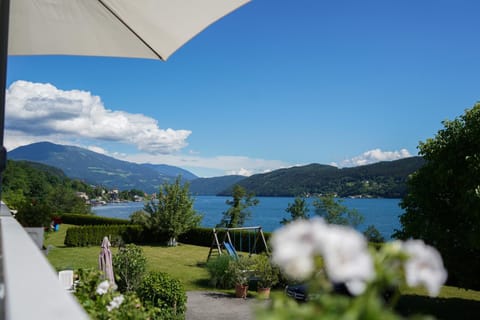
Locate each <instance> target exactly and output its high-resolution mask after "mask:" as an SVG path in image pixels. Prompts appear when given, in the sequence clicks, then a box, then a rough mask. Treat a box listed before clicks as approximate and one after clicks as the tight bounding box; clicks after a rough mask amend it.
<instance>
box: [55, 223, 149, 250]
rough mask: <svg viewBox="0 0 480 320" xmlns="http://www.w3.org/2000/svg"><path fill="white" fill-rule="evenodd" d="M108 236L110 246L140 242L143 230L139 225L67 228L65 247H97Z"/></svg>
mask: <svg viewBox="0 0 480 320" xmlns="http://www.w3.org/2000/svg"><path fill="white" fill-rule="evenodd" d="M105 236H108V237H109V238H110V242H111V243H112V245H119V244H122V243H134V242H142V241H141V240H142V237H143V228H142V226H139V225H96V226H78V227H71V228H68V230H67V234H66V235H65V241H64V243H65V245H66V246H71V247H86V246H92V245H93V246H99V245H100V244H101V243H102V240H103V237H105Z"/></svg>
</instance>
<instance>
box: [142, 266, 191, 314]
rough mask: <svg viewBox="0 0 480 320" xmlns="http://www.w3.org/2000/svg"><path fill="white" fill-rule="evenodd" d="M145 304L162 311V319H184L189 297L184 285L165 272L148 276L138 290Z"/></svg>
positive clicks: (152, 273)
mask: <svg viewBox="0 0 480 320" xmlns="http://www.w3.org/2000/svg"><path fill="white" fill-rule="evenodd" d="M137 294H138V296H139V297H140V299H141V300H142V301H143V302H144V303H145V304H151V306H153V307H157V308H160V309H161V310H162V315H161V318H162V319H184V317H185V311H186V302H187V295H186V293H185V289H184V288H183V285H182V283H181V282H180V281H179V280H177V279H173V278H171V277H170V276H169V275H168V274H166V273H163V272H151V273H149V274H147V275H146V276H145V277H144V278H143V280H142V282H141V283H140V286H139V287H138V289H137Z"/></svg>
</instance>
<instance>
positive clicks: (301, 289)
mask: <svg viewBox="0 0 480 320" xmlns="http://www.w3.org/2000/svg"><path fill="white" fill-rule="evenodd" d="M333 291H334V292H335V293H337V294H341V295H345V296H351V293H350V292H349V291H348V289H347V287H346V286H345V284H344V283H336V284H333ZM285 293H286V294H287V296H289V297H292V298H294V299H295V300H297V301H307V300H308V286H307V285H306V284H297V285H288V286H287V287H286V288H285Z"/></svg>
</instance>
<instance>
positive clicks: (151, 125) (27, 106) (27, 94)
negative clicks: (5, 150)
mask: <svg viewBox="0 0 480 320" xmlns="http://www.w3.org/2000/svg"><path fill="white" fill-rule="evenodd" d="M6 106H7V107H6V110H5V116H6V125H7V127H6V129H7V132H6V138H7V139H6V143H7V145H8V146H10V147H15V146H18V145H22V144H25V142H26V143H31V142H36V141H45V140H48V141H52V142H57V143H59V142H60V141H61V140H62V139H63V140H71V139H72V138H75V139H81V138H86V139H97V140H103V141H113V142H120V143H126V144H131V145H135V146H136V148H137V149H138V150H140V151H143V152H147V153H151V154H168V153H172V152H176V151H179V150H181V149H182V148H184V147H185V146H187V142H186V140H187V138H188V136H189V135H190V134H191V131H189V130H173V129H170V128H168V129H161V128H159V126H158V122H157V120H155V119H153V118H150V117H148V116H145V115H143V114H132V113H128V112H124V111H113V110H109V109H106V108H105V106H104V105H103V102H102V101H101V99H100V97H98V96H94V95H92V94H91V93H90V92H87V91H80V90H70V91H64V90H60V89H57V88H56V87H55V86H53V85H51V84H45V83H32V82H27V81H16V82H14V83H12V84H11V85H10V87H9V88H8V89H7V92H6Z"/></svg>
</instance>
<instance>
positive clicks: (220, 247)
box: [207, 226, 270, 262]
mask: <svg viewBox="0 0 480 320" xmlns="http://www.w3.org/2000/svg"><path fill="white" fill-rule="evenodd" d="M251 230H254V231H255V234H256V236H255V239H254V241H253V246H250V238H249V239H248V240H249V248H248V250H249V256H251V255H252V254H253V253H254V252H252V250H251V248H255V250H256V248H257V243H258V242H259V241H262V243H263V245H264V246H265V252H266V253H267V254H268V255H269V254H270V252H269V249H268V245H267V241H266V240H265V235H264V234H263V229H262V227H261V226H255V227H238V228H213V240H212V245H211V246H210V251H209V252H208V257H207V262H208V260H210V257H211V256H212V253H214V251H215V250H216V251H217V253H218V255H219V256H220V255H222V254H223V252H224V251H227V252H228V253H229V254H230V255H232V253H231V252H230V251H231V249H233V256H236V257H237V258H238V255H237V252H236V249H235V246H234V242H235V241H234V242H232V237H231V236H230V231H249V232H250V231H251ZM217 231H221V232H225V233H224V235H223V239H222V241H219V238H218V232H217ZM248 236H249V237H250V236H251V234H250V233H249V235H248ZM233 238H234V239H235V233H234V234H233ZM226 243H227V244H228V245H227V246H228V247H229V248H227V246H226V245H225V244H226ZM241 243H242V237H241V233H240V251H241V249H242V248H241Z"/></svg>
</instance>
